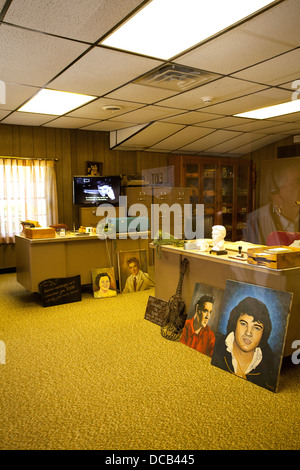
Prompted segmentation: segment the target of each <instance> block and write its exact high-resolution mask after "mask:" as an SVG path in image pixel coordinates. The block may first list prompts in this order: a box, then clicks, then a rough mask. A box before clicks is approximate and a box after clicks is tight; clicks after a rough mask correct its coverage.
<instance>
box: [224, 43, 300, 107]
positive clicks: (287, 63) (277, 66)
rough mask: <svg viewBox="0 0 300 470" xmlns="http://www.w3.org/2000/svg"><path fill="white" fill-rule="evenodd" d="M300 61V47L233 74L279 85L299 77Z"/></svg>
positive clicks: (246, 78) (245, 78)
mask: <svg viewBox="0 0 300 470" xmlns="http://www.w3.org/2000/svg"><path fill="white" fill-rule="evenodd" d="M299 63H300V48H299V49H295V50H293V51H291V52H287V53H286V54H282V55H279V56H277V57H274V58H273V59H270V60H267V61H265V62H262V63H261V64H258V65H255V66H253V67H249V68H247V69H245V70H242V71H241V72H238V73H236V74H234V75H233V76H234V77H237V78H243V79H244V80H253V81H256V82H260V83H266V84H267V85H279V84H280V83H284V82H287V81H289V80H291V81H292V80H296V79H298V78H299ZM290 99H291V98H290Z"/></svg>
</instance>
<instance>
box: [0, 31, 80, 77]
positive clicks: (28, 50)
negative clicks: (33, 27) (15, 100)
mask: <svg viewBox="0 0 300 470" xmlns="http://www.w3.org/2000/svg"><path fill="white" fill-rule="evenodd" d="M0 44H6V45H8V44H9V47H3V46H2V47H1V57H0V70H1V80H3V81H5V82H14V83H20V84H23V85H32V86H44V85H45V84H46V83H47V82H48V81H49V80H50V79H52V78H53V77H54V76H55V75H56V74H57V73H58V72H60V70H61V69H62V68H64V67H66V66H67V65H68V64H69V63H70V62H72V61H73V60H74V59H76V57H78V56H79V55H80V54H81V53H82V52H83V51H84V50H86V47H87V46H86V45H83V44H80V43H76V42H74V41H69V40H67V39H61V38H57V37H51V36H47V35H45V34H40V33H36V32H33V31H27V30H23V29H19V28H15V27H11V26H6V25H5V24H2V25H1V28H0Z"/></svg>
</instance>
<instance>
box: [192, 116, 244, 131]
mask: <svg viewBox="0 0 300 470" xmlns="http://www.w3.org/2000/svg"><path fill="white" fill-rule="evenodd" d="M244 121H245V119H243V118H238V117H231V116H228V117H219V118H218V119H212V120H210V121H207V122H202V123H201V126H203V127H209V128H211V129H223V128H224V129H226V128H231V127H233V126H236V125H238V124H239V123H242V122H244Z"/></svg>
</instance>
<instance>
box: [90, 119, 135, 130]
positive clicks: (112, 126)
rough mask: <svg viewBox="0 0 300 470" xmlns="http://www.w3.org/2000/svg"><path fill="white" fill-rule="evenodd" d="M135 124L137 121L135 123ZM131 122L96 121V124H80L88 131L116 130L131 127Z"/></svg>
mask: <svg viewBox="0 0 300 470" xmlns="http://www.w3.org/2000/svg"><path fill="white" fill-rule="evenodd" d="M136 124H137V123H136ZM131 126H132V123H128V122H122V121H101V122H97V123H96V124H91V125H89V126H82V128H83V127H84V129H85V130H89V131H104V132H110V131H117V130H120V129H125V128H127V127H131Z"/></svg>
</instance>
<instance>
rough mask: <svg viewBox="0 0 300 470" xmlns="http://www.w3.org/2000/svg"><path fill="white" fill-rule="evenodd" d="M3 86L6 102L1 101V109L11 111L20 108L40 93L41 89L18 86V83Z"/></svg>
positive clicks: (7, 83)
mask: <svg viewBox="0 0 300 470" xmlns="http://www.w3.org/2000/svg"><path fill="white" fill-rule="evenodd" d="M3 84H4V100H1V99H0V109H8V110H10V111H14V110H15V109H17V108H19V107H20V106H21V105H22V104H23V103H25V101H27V100H28V99H30V98H31V97H32V96H33V95H34V94H35V93H37V92H38V91H39V88H36V87H31V86H25V85H18V84H16V83H9V82H3ZM0 95H1V92H0Z"/></svg>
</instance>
